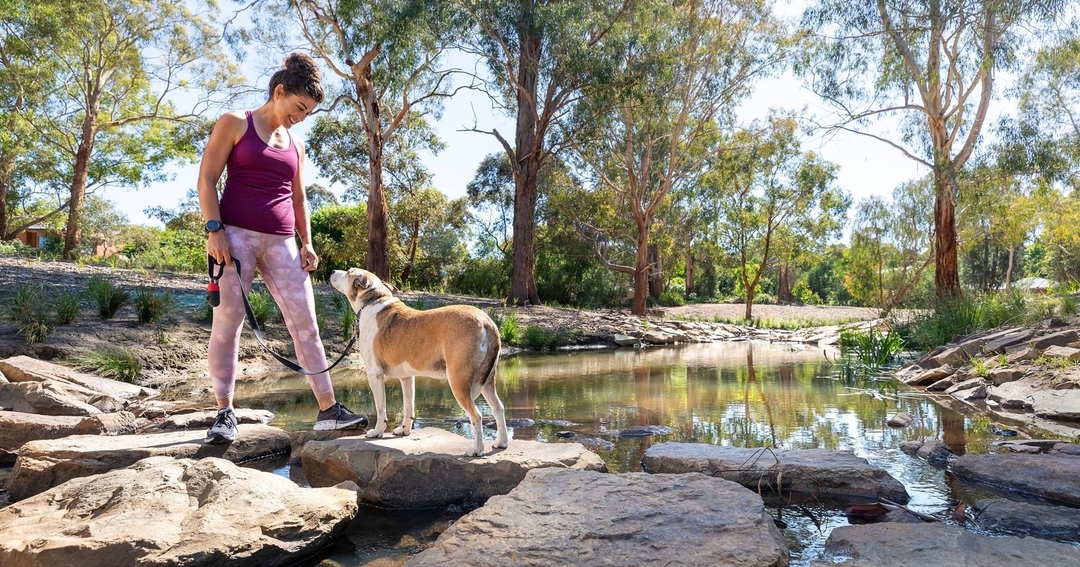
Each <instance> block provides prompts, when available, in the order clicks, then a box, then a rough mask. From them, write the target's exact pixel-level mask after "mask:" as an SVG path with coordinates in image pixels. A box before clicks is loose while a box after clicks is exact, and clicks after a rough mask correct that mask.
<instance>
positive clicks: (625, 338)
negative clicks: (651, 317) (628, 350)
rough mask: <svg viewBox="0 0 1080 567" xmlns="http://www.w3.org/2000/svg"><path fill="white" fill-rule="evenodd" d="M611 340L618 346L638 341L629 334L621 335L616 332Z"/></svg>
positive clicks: (633, 343) (629, 344)
mask: <svg viewBox="0 0 1080 567" xmlns="http://www.w3.org/2000/svg"><path fill="white" fill-rule="evenodd" d="M612 340H613V341H615V344H617V345H619V346H634V345H636V344H637V343H638V339H637V337H631V336H630V335H623V334H619V333H616V334H615V335H614V336H613V337H612Z"/></svg>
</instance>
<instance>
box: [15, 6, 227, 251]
mask: <svg viewBox="0 0 1080 567" xmlns="http://www.w3.org/2000/svg"><path fill="white" fill-rule="evenodd" d="M47 4H48V3H41V4H40V5H39V4H38V3H33V4H31V6H38V7H40V6H41V5H47ZM216 12H217V7H216V5H215V4H213V3H208V4H199V3H196V2H189V1H186V0H110V1H108V2H105V1H104V0H90V1H87V2H82V3H79V4H78V6H77V7H73V8H71V9H70V10H67V11H65V13H64V14H63V16H62V18H63V20H62V21H63V24H64V25H63V28H62V29H61V30H60V31H59V32H57V34H55V36H54V42H53V43H52V44H51V45H49V49H48V50H47V52H46V53H45V56H46V58H47V59H50V60H51V64H50V66H49V67H48V68H50V69H54V70H55V71H56V73H57V75H56V77H55V78H54V82H53V83H52V85H53V88H52V89H51V90H49V91H48V92H46V93H44V98H43V100H44V107H43V108H42V110H41V112H40V113H35V114H32V115H30V117H29V118H30V119H32V120H33V121H34V122H33V124H32V125H31V127H32V129H33V132H34V143H35V144H37V145H39V146H40V147H39V149H38V151H40V152H42V153H48V155H49V156H50V157H49V159H48V160H47V161H49V162H50V164H51V165H53V167H52V168H51V174H52V175H54V176H56V178H59V179H64V180H65V182H66V183H67V185H68V187H69V193H70V198H69V201H68V208H67V211H68V218H67V229H66V234H65V241H64V254H65V255H67V256H69V257H71V256H75V255H77V254H78V246H79V244H80V240H81V230H82V215H83V203H84V201H85V199H86V194H87V190H88V187H100V186H104V185H109V184H123V185H128V186H137V185H139V184H142V183H146V182H149V181H153V180H163V179H165V178H166V174H165V173H164V171H163V167H164V166H165V165H166V164H168V163H170V162H173V161H175V160H176V159H194V158H195V145H196V142H197V141H198V140H199V139H200V138H201V137H202V136H203V135H205V133H206V132H207V129H206V119H205V114H206V113H207V112H208V111H210V110H214V109H217V108H218V107H219V105H221V104H224V103H225V101H226V100H227V98H228V96H230V95H231V94H232V93H234V92H235V89H236V88H238V85H239V82H240V76H239V73H238V72H237V70H236V67H235V66H234V65H233V64H232V63H231V62H230V61H229V59H228V58H227V56H226V54H225V51H224V50H223V49H222V48H223V41H222V34H221V30H220V28H218V27H217V26H216V25H215V21H214V17H215V14H216ZM181 100H183V102H182V103H181Z"/></svg>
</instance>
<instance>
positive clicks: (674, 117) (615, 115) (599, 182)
mask: <svg viewBox="0 0 1080 567" xmlns="http://www.w3.org/2000/svg"><path fill="white" fill-rule="evenodd" d="M620 31H621V33H623V34H624V35H623V36H622V38H624V39H625V43H624V44H623V45H624V48H623V50H622V51H621V53H620V61H619V65H618V67H617V68H616V70H615V73H617V76H618V80H617V83H618V84H619V85H620V88H618V89H609V90H608V91H607V92H606V93H597V94H596V95H594V96H593V97H592V98H591V99H590V100H589V101H588V104H589V105H593V106H595V107H598V108H599V109H601V110H602V111H603V112H596V111H593V112H591V113H590V112H586V113H584V114H585V115H586V116H588V117H589V118H588V122H589V123H590V127H591V128H592V129H593V130H592V131H591V135H590V137H589V138H590V142H589V143H588V144H582V145H580V146H578V147H577V148H576V150H575V152H574V155H575V159H576V160H577V161H578V162H580V168H581V169H582V170H583V171H586V172H588V175H589V176H590V177H591V180H592V183H591V185H590V190H591V191H593V192H597V193H600V194H602V195H605V196H606V198H607V199H608V200H609V201H610V202H611V205H610V206H611V209H612V210H613V211H614V212H615V215H614V218H617V219H626V220H625V221H622V222H620V223H619V224H617V225H615V226H607V227H605V226H600V225H597V224H595V223H589V220H588V219H582V222H583V223H586V224H590V225H591V226H589V231H591V232H592V233H593V236H594V238H595V239H596V241H597V243H598V244H599V243H600V242H602V241H610V240H611V239H612V238H620V239H624V240H625V242H626V244H628V245H629V248H630V251H631V256H630V258H629V261H627V259H623V260H622V261H621V262H620V260H619V259H613V258H609V257H606V255H605V254H603V251H602V250H601V251H600V252H601V261H602V262H604V264H605V265H606V266H608V268H610V269H612V270H615V271H618V272H622V273H625V274H628V275H630V276H631V277H632V278H633V281H634V300H633V307H632V311H633V313H634V314H636V315H644V313H645V308H646V300H647V293H648V274H649V270H650V266H651V265H652V264H653V263H654V261H655V258H654V259H652V260H651V259H650V257H649V245H650V244H651V239H652V237H653V235H652V231H653V228H654V222H655V220H656V218H657V215H658V214H659V212H660V211H661V209H662V208H663V207H664V206H665V205H666V204H667V203H668V202H669V201H670V196H671V194H672V193H673V192H678V191H684V190H687V189H689V188H690V187H693V186H694V185H695V184H697V182H698V180H699V179H700V178H701V177H702V176H704V175H705V174H706V167H705V166H706V163H707V160H708V158H709V156H710V155H711V154H712V153H713V151H714V150H715V147H716V145H717V144H718V143H719V142H720V141H721V137H722V136H721V128H722V127H723V126H724V125H725V124H727V123H729V122H730V116H731V113H732V112H733V110H734V108H735V106H736V104H737V103H738V102H739V101H740V100H742V99H744V98H745V97H747V96H748V95H749V94H750V92H751V88H752V86H753V84H754V82H755V80H756V79H758V78H759V77H761V76H763V75H765V74H766V73H768V72H770V71H772V70H775V69H777V68H778V67H779V65H780V64H781V62H782V60H783V55H784V48H785V46H786V45H787V43H786V38H785V30H784V26H783V25H782V24H781V23H780V22H779V21H777V20H776V19H775V18H774V16H773V14H772V11H771V5H770V4H769V3H768V2H765V1H761V0H738V1H733V2H732V1H712V0H710V1H705V2H697V1H691V2H674V3H667V2H640V3H637V4H635V5H634V9H633V10H632V11H631V14H630V18H629V20H628V22H627V25H626V26H625V27H624V28H623V29H622V30H620ZM582 106H583V107H584V106H585V105H582ZM589 110H591V109H589ZM592 116H595V118H593V117H592ZM583 121H584V120H583ZM620 225H621V226H620Z"/></svg>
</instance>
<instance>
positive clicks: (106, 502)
mask: <svg viewBox="0 0 1080 567" xmlns="http://www.w3.org/2000/svg"><path fill="white" fill-rule="evenodd" d="M353 488H355V487H353V486H351V485H348V484H344V485H342V486H341V487H335V488H315V489H313V488H300V487H298V486H297V485H296V484H295V483H293V482H292V481H290V480H289V479H287V478H285V477H282V476H279V475H276V474H272V473H267V472H260V471H257V470H254V469H250V468H246V467H238V466H236V465H235V464H233V463H231V462H229V461H226V460H223V459H216V458H206V459H201V460H192V459H173V458H172V457H153V458H149V459H146V460H142V461H139V462H137V463H135V464H134V465H132V466H131V467H128V468H124V469H118V470H114V471H110V472H107V473H105V474H101V475H97V476H91V477H83V478H78V479H74V480H72V481H70V482H67V483H65V484H63V485H62V486H58V487H56V488H54V489H52V490H50V491H48V492H46V493H44V494H40V495H38V496H36V497H34V498H30V499H28V500H24V501H22V502H19V503H17V504H13V505H10V506H8V507H7V508H4V509H0V565H7V566H10V567H52V566H59V565H63V566H64V567H83V566H85V567H98V566H101V565H116V566H120V565H158V566H169V565H184V566H186V567H198V566H211V565H225V564H228V565H230V566H237V567H239V566H253V567H254V566H276V565H292V564H294V563H296V561H297V559H298V558H301V557H303V556H304V555H307V554H312V553H314V552H315V551H317V550H318V549H319V548H320V547H322V546H324V545H326V544H327V543H329V542H330V541H332V539H333V538H334V537H335V536H336V535H337V534H338V533H340V532H341V531H343V530H344V528H345V526H346V525H347V524H348V522H349V520H351V519H352V518H353V517H354V516H355V515H356V513H357V504H356V493H355V492H354V491H353V490H352V489H353Z"/></svg>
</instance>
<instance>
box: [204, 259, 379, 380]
mask: <svg viewBox="0 0 1080 567" xmlns="http://www.w3.org/2000/svg"><path fill="white" fill-rule="evenodd" d="M206 258H207V263H208V264H209V272H210V284H209V285H207V286H206V290H207V297H206V300H207V301H208V302H209V303H210V305H211V306H213V307H217V306H218V304H219V303H221V294H220V291H219V288H218V284H217V282H218V280H219V279H221V276H222V275H223V274H224V273H225V264H223V263H222V264H219V263H218V262H217V260H215V259H214V257H213V256H207V257H206ZM232 262H233V266H235V267H236V279H237V281H238V283H239V284H240V297H242V298H244V311H245V312H246V313H247V322H248V325H250V326H251V330H252V331H253V332H254V333H255V338H256V339H258V341H259V344H260V345H262V347H263V349H264V350H266V352H268V353H270V355H271V356H273V357H274V358H276V359H277V361H278V362H280V363H282V364H284V365H285V366H286V367H287V368H289V369H290V370H294V371H296V372H299V373H300V374H304V375H306V376H310V375H312V374H322V373H323V372H329V371H330V369H332V368H333V367H335V366H337V365H338V364H339V363H340V362H341V361H342V360H344V359H345V355H346V354H349V351H350V350H352V347H353V345H354V344H356V339H357V337H359V336H360V311H363V310H364V307H367V304H365V305H362V306H361V307H360V310H359V311H357V312H356V330H355V331H353V336H352V340H350V341H349V344H347V345H345V350H343V351H342V352H341V356H339V357H338V359H337V360H335V361H334V363H333V364H331V365H330V366H328V367H327V368H326V369H325V370H319V371H318V372H312V371H310V370H307V369H306V368H304V367H303V366H300V365H299V364H297V363H295V362H293V361H291V360H289V359H288V358H285V357H284V356H281V355H280V354H278V353H276V352H274V351H273V350H271V349H270V347H269V346H268V345H267V344H266V340H265V339H263V335H262V329H261V328H260V327H259V322H258V321H257V320H256V319H255V311H253V310H252V309H251V303H250V302H249V301H248V296H247V294H246V293H244V286H243V283H242V282H243V281H244V280H243V278H241V277H240V269H241V265H240V260H237V259H236V258H233V259H232ZM215 267H217V268H218V270H217V274H216V275H215V273H214V268H215ZM369 303H370V302H369Z"/></svg>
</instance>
